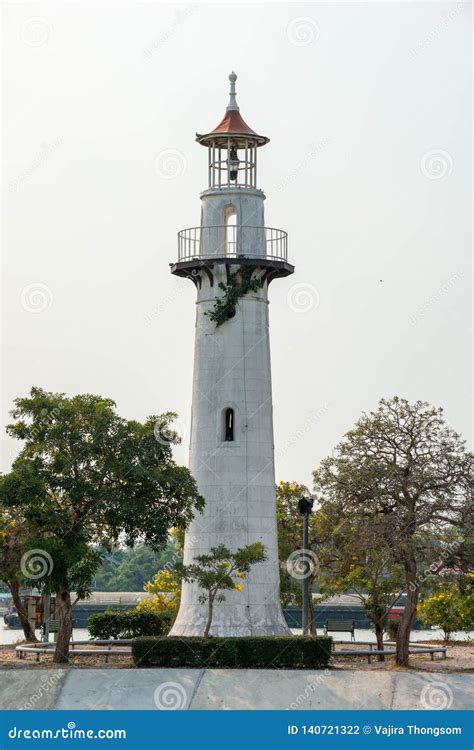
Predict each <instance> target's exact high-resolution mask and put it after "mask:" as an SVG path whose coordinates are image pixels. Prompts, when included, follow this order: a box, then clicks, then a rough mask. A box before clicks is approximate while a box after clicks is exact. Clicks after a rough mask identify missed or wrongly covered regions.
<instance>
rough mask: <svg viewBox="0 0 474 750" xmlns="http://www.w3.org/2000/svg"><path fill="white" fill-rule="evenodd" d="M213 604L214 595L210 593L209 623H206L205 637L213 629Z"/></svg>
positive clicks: (208, 605) (208, 603) (208, 604)
mask: <svg viewBox="0 0 474 750" xmlns="http://www.w3.org/2000/svg"><path fill="white" fill-rule="evenodd" d="M213 604H214V597H213V596H212V594H211V593H210V594H209V599H208V602H207V623H206V627H205V629H204V638H207V637H208V635H209V631H210V629H211V625H212V608H213Z"/></svg>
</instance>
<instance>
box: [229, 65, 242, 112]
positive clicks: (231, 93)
mask: <svg viewBox="0 0 474 750" xmlns="http://www.w3.org/2000/svg"><path fill="white" fill-rule="evenodd" d="M236 80H237V75H236V74H235V73H234V71H232V73H231V74H230V76H229V81H230V91H229V96H230V98H229V104H228V105H227V111H228V112H232V111H234V112H238V111H239V105H238V104H237V99H236V98H235V82H236Z"/></svg>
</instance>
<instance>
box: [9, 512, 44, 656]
mask: <svg viewBox="0 0 474 750" xmlns="http://www.w3.org/2000/svg"><path fill="white" fill-rule="evenodd" d="M25 532H26V527H25V520H24V518H22V517H21V515H20V514H19V513H18V511H17V510H16V509H12V508H5V507H2V506H1V505H0V580H1V581H3V582H4V583H5V584H6V586H7V588H8V590H9V591H10V594H11V597H12V600H13V604H14V606H15V608H16V611H17V613H18V617H19V619H20V623H21V627H22V628H23V633H24V635H25V639H26V640H27V641H30V642H35V641H37V640H38V639H37V638H36V635H35V631H34V628H32V626H31V623H30V621H29V620H28V613H27V611H26V609H25V607H24V605H23V601H22V599H21V596H20V586H21V582H22V581H23V580H24V576H23V572H22V555H23V551H24V546H25V542H26V538H27V537H26V533H25Z"/></svg>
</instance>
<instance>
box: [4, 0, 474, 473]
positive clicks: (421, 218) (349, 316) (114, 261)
mask: <svg viewBox="0 0 474 750" xmlns="http://www.w3.org/2000/svg"><path fill="white" fill-rule="evenodd" d="M470 14H471V9H470V5H469V3H453V4H451V3H413V2H410V3H406V2H390V3H389V2H366V3H345V4H343V3H337V2H333V3H329V4H325V3H321V4H319V3H301V4H300V3H296V2H293V3H266V4H259V3H252V4H234V3H219V4H200V3H188V4H156V3H133V4H132V3H114V2H102V3H93V2H91V3H70V2H64V3H61V4H59V3H57V4H48V3H42V2H35V3H18V4H17V3H5V4H3V16H4V26H3V33H4V53H3V87H2V89H3V117H2V125H3V171H2V207H3V253H2V270H3V275H2V278H3V307H2V346H1V351H2V385H1V399H2V444H1V448H2V450H1V454H2V466H1V468H2V470H3V471H7V470H8V469H9V466H10V464H11V461H12V460H13V459H14V458H15V456H16V455H17V453H18V449H19V445H18V443H17V442H16V441H13V440H11V439H9V438H7V437H5V431H4V425H5V424H7V423H8V421H9V416H8V412H9V411H10V409H11V408H12V406H13V399H14V398H15V397H17V396H20V395H25V394H26V393H27V392H28V391H29V389H30V388H31V386H32V385H37V386H41V387H43V388H45V389H46V390H50V391H58V392H64V393H66V394H68V395H73V394H76V393H85V392H89V393H95V394H101V395H103V396H107V397H110V398H112V399H114V400H115V401H116V403H117V409H118V411H119V413H120V414H121V415H123V416H124V417H127V418H130V419H132V418H133V419H139V420H144V419H145V418H146V417H147V416H148V415H150V414H159V413H162V412H164V411H169V410H173V411H176V412H178V414H179V422H178V428H179V431H180V432H181V433H182V435H183V442H182V444H181V445H180V446H179V447H178V448H177V449H176V451H175V456H176V459H177V460H178V461H179V462H180V463H184V464H185V463H187V451H188V439H189V429H188V426H189V422H190V410H191V382H192V364H193V335H194V316H195V310H194V305H195V289H194V287H193V285H192V284H190V283H189V282H188V281H187V280H185V279H181V278H177V277H174V276H172V275H171V274H170V273H169V263H171V262H173V261H174V260H176V258H177V239H176V235H177V232H178V231H179V230H180V229H182V228H185V227H190V226H195V225H197V224H199V215H200V200H199V194H200V191H202V190H203V189H205V188H206V182H207V169H206V151H205V149H203V148H202V147H201V146H199V145H198V144H197V143H195V140H194V138H195V133H196V131H197V132H200V133H203V132H207V131H209V130H211V129H212V128H213V127H215V126H216V125H217V123H218V122H219V121H220V119H221V117H222V116H223V113H224V110H225V107H226V104H227V100H228V79H227V76H228V74H229V73H230V71H231V70H235V71H236V73H237V75H238V80H237V98H238V102H239V105H240V111H241V114H242V116H243V117H244V119H245V120H246V121H247V122H248V123H249V125H250V126H251V127H252V128H253V129H254V130H256V131H257V132H259V133H262V134H264V135H267V136H269V137H270V139H271V141H270V143H269V144H268V145H267V146H265V147H264V148H262V149H260V153H259V183H260V187H261V188H262V189H263V190H264V192H265V194H266V225H267V226H273V227H278V228H280V229H284V230H285V231H287V232H288V235H289V241H288V243H289V244H288V255H289V261H290V262H291V263H293V264H294V265H295V273H294V275H293V276H290V277H288V278H286V279H280V280H277V281H275V282H273V283H272V285H271V288H270V326H271V350H272V377H273V409H274V427H275V455H276V478H277V480H279V479H284V480H294V481H299V482H304V483H306V484H308V485H309V486H311V476H312V471H313V470H314V469H316V468H317V466H318V464H319V462H320V461H321V459H322V458H324V457H325V456H327V455H329V454H330V453H331V452H332V451H333V449H334V447H335V446H336V445H337V443H338V442H339V441H340V440H341V438H342V436H343V435H344V433H345V432H346V431H347V430H348V429H350V428H351V426H352V425H353V424H354V422H355V421H356V420H357V419H358V417H359V416H360V414H361V413H362V412H363V411H370V410H372V409H374V408H376V406H377V402H378V400H379V399H380V398H382V397H385V398H390V397H392V396H394V395H399V396H403V397H405V398H407V399H409V400H411V401H414V400H417V399H422V400H427V401H429V402H431V403H433V404H435V405H436V406H442V407H443V408H444V409H445V415H446V418H447V420H448V422H449V423H450V424H451V425H452V426H453V427H454V428H455V429H456V430H458V431H459V432H461V433H462V434H463V435H464V437H466V439H468V440H470V438H471V423H472V392H471V387H472V374H471V332H470V321H471V270H470V262H471V215H472V205H471V204H472V196H471V192H470V190H471V176H472V174H471V173H472V158H471V141H470V138H471V131H472V120H471V99H470V97H471V85H472V78H471V76H472V74H471V72H470V69H471V65H470V56H471V32H470Z"/></svg>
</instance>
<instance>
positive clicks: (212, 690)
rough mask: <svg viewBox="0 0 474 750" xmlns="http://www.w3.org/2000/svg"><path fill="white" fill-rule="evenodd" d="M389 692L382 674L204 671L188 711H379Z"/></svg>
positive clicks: (388, 701)
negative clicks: (368, 709)
mask: <svg viewBox="0 0 474 750" xmlns="http://www.w3.org/2000/svg"><path fill="white" fill-rule="evenodd" d="M366 683H367V684H366ZM391 694H392V689H391V683H390V675H388V674H387V673H383V672H374V673H372V674H370V675H368V674H367V673H366V672H350V671H347V672H342V671H330V670H325V671H315V672H310V671H301V670H278V671H277V670H257V669H255V670H227V671H224V670H217V669H216V670H210V669H209V670H206V672H205V674H204V677H203V679H202V680H201V683H200V685H199V691H198V692H197V693H196V695H195V696H194V699H193V702H192V706H191V708H192V709H226V708H231V709H241V710H247V709H261V710H271V709H280V710H297V709H298V710H306V709H317V710H318V709H319V710H322V709H340V708H352V709H362V708H372V709H378V708H379V709H380V708H388V707H389V706H390V700H391Z"/></svg>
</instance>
